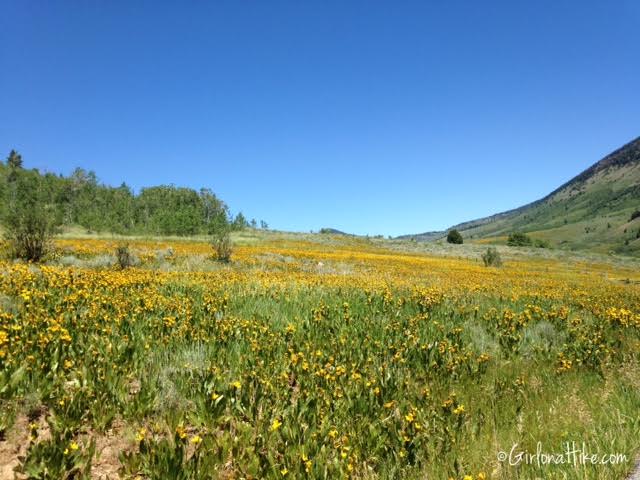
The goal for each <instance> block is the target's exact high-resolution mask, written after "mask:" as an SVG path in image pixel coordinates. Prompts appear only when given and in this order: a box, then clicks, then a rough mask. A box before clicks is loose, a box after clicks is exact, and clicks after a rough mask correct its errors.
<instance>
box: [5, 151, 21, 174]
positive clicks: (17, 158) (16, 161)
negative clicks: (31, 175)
mask: <svg viewBox="0 0 640 480" xmlns="http://www.w3.org/2000/svg"><path fill="white" fill-rule="evenodd" d="M7 166H9V168H12V169H15V170H18V169H20V168H22V155H20V154H19V153H18V152H16V151H15V150H11V151H10V152H9V156H8V157H7Z"/></svg>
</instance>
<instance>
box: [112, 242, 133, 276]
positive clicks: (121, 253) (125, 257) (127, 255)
mask: <svg viewBox="0 0 640 480" xmlns="http://www.w3.org/2000/svg"><path fill="white" fill-rule="evenodd" d="M116 260H117V261H118V266H119V267H120V268H121V269H122V270H124V269H125V268H129V267H131V266H133V264H134V258H133V255H132V254H131V251H130V250H129V245H128V244H126V243H123V244H121V245H118V246H117V247H116Z"/></svg>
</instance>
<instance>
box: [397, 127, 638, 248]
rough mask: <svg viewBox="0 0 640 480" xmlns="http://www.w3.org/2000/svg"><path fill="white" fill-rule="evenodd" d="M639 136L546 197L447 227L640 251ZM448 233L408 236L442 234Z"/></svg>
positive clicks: (485, 236) (488, 237) (479, 234)
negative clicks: (637, 213)
mask: <svg viewBox="0 0 640 480" xmlns="http://www.w3.org/2000/svg"><path fill="white" fill-rule="evenodd" d="M638 209H640V137H639V138H636V139H635V140H633V141H632V142H629V143H628V144H626V145H624V146H623V147H621V148H619V149H618V150H616V151H614V152H612V153H611V154H609V155H607V156H606V157H604V158H603V159H602V160H600V161H599V162H596V163H595V164H593V165H592V166H591V167H589V168H588V169H586V170H585V171H583V172H582V173H580V174H579V175H577V176H576V177H574V178H573V179H571V180H570V181H568V182H566V183H565V184H563V185H561V186H560V187H558V188H557V189H556V190H554V191H553V192H551V193H549V194H548V195H547V196H545V197H544V198H541V199H540V200H537V201H535V202H532V203H529V204H527V205H524V206H522V207H519V208H516V209H513V210H509V211H506V212H502V213H498V214H495V215H492V216H489V217H485V218H480V219H477V220H472V221H468V222H464V223H460V224H458V225H454V226H452V227H451V229H452V228H455V229H457V230H459V231H460V232H461V233H462V235H463V236H464V237H465V239H467V240H471V241H478V240H480V241H483V242H495V243H502V242H504V241H505V239H506V236H507V235H509V233H511V232H514V231H522V232H526V233H528V234H530V235H531V236H532V237H534V238H540V239H544V240H548V241H549V242H550V243H551V244H552V245H553V246H556V247H562V248H569V249H589V250H594V251H601V252H609V251H615V252H618V253H635V254H637V253H640V238H637V237H638V236H639V235H640V234H639V233H638V232H639V231H640V218H636V219H634V220H632V221H631V220H630V218H631V214H632V213H633V212H634V211H636V210H638ZM448 230H449V229H448ZM445 233H446V232H428V233H424V234H418V235H406V236H404V238H407V237H411V238H415V239H416V240H422V241H429V240H436V239H441V238H442V237H443V236H444V234H445Z"/></svg>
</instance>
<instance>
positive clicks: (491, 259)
mask: <svg viewBox="0 0 640 480" xmlns="http://www.w3.org/2000/svg"><path fill="white" fill-rule="evenodd" d="M482 262H483V263H484V266H485V267H501V266H502V258H501V257H500V253H499V252H498V250H496V249H495V248H494V247H489V248H488V249H487V251H486V252H485V253H483V254H482Z"/></svg>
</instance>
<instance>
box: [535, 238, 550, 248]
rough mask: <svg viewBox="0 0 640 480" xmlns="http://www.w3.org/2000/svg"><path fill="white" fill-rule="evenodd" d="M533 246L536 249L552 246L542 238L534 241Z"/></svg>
mask: <svg viewBox="0 0 640 480" xmlns="http://www.w3.org/2000/svg"><path fill="white" fill-rule="evenodd" d="M533 246H534V247H536V248H550V247H551V244H550V243H549V242H548V241H547V240H542V239H541V238H536V239H535V240H534V241H533Z"/></svg>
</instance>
